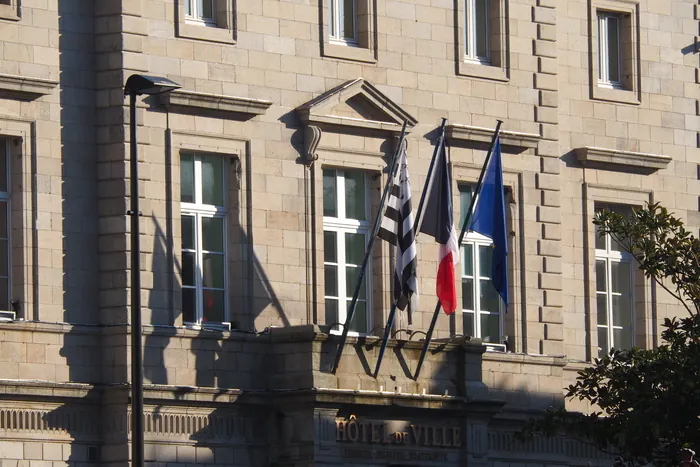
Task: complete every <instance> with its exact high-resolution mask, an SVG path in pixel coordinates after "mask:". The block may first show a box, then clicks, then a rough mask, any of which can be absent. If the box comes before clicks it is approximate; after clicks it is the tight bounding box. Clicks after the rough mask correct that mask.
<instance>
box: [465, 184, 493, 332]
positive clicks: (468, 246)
mask: <svg viewBox="0 0 700 467" xmlns="http://www.w3.org/2000/svg"><path fill="white" fill-rule="evenodd" d="M459 191H460V211H461V219H460V227H461V223H462V222H463V221H464V216H466V213H467V211H468V210H469V206H470V204H471V199H472V188H471V187H470V186H460V187H459ZM492 255H493V242H492V240H491V239H490V238H488V237H485V236H483V235H481V234H478V233H475V232H468V233H467V235H466V236H465V238H464V240H463V242H462V260H461V263H462V274H461V276H462V312H463V321H464V334H465V335H467V336H472V337H476V338H479V339H483V341H484V342H487V343H492V344H501V343H502V342H503V319H502V315H503V301H502V300H501V298H500V296H499V295H498V292H497V291H496V289H495V287H494V286H493V282H492V278H491V259H492Z"/></svg>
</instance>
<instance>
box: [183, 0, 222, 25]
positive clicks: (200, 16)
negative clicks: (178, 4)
mask: <svg viewBox="0 0 700 467" xmlns="http://www.w3.org/2000/svg"><path fill="white" fill-rule="evenodd" d="M215 1H216V0H185V18H186V19H187V21H188V22H192V23H201V24H203V25H206V26H216V16H215V13H216V11H215V6H216V5H215Z"/></svg>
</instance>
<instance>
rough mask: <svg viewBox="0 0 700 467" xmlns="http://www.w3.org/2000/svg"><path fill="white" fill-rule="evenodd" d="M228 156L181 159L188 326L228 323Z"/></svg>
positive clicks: (185, 316)
mask: <svg viewBox="0 0 700 467" xmlns="http://www.w3.org/2000/svg"><path fill="white" fill-rule="evenodd" d="M224 163H225V161H224V158H223V157H221V156H219V155H210V154H182V156H181V157H180V183H181V184H180V189H181V190H180V216H181V226H182V313H183V321H184V322H185V323H187V324H195V325H200V324H206V323H224V322H228V321H229V318H228V316H229V314H228V300H227V296H228V295H227V288H228V287H227V285H228V268H227V254H226V245H227V229H226V225H227V214H228V213H227V210H226V177H225V172H226V171H225V169H224Z"/></svg>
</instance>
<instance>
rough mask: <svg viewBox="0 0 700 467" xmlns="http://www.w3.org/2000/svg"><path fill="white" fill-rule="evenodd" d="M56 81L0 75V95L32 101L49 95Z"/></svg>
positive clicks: (56, 83) (56, 84)
mask: <svg viewBox="0 0 700 467" xmlns="http://www.w3.org/2000/svg"><path fill="white" fill-rule="evenodd" d="M56 86H58V81H53V80H49V79H43V78H31V77H28V76H18V75H8V74H0V95H3V94H4V95H7V96H9V97H11V98H13V99H18V100H34V99H36V98H37V97H41V96H46V95H48V94H51V93H52V92H53V90H54V88H55V87H56Z"/></svg>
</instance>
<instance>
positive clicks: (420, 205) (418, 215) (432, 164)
mask: <svg viewBox="0 0 700 467" xmlns="http://www.w3.org/2000/svg"><path fill="white" fill-rule="evenodd" d="M445 125H447V119H446V118H443V119H442V123H440V134H439V136H438V140H437V144H436V145H435V150H434V151H433V158H432V159H431V160H430V166H428V177H427V178H426V179H425V186H424V187H423V193H421V195H420V201H419V202H418V212H417V213H416V221H415V222H414V223H413V225H414V226H415V227H414V228H415V230H416V236H418V233H419V232H420V226H421V224H420V223H421V222H422V221H423V219H422V217H423V203H425V194H426V193H427V192H428V184H429V183H430V177H432V176H433V169H434V168H435V159H437V155H438V151H440V147H442V145H444V144H445Z"/></svg>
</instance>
